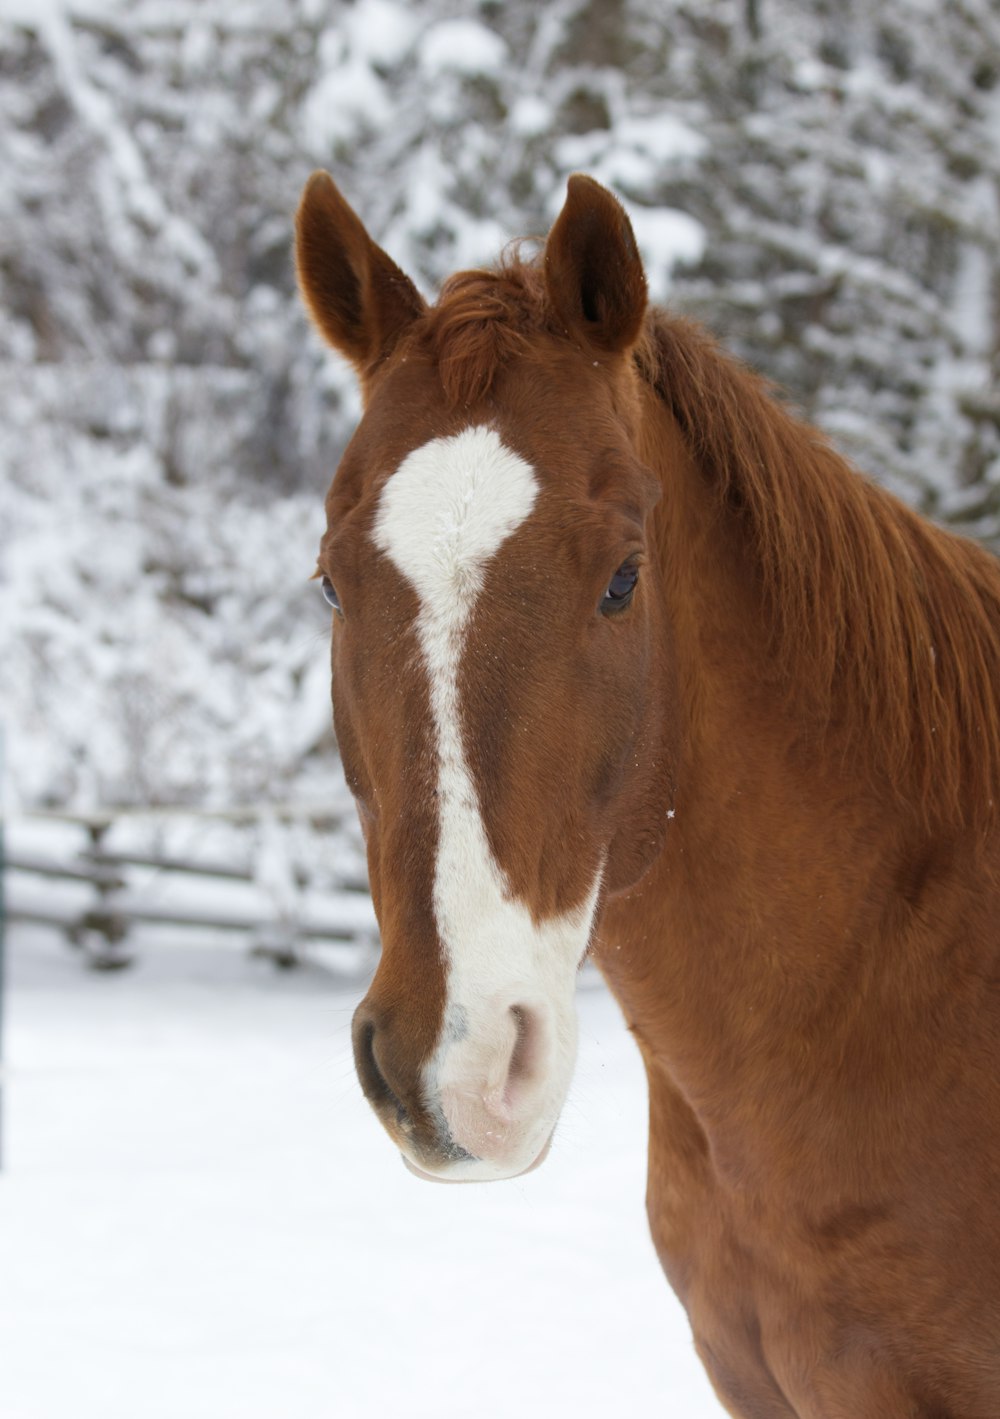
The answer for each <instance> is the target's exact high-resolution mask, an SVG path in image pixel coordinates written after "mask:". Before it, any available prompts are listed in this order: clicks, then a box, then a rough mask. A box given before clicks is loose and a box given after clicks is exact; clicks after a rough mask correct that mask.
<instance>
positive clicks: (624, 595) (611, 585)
mask: <svg viewBox="0 0 1000 1419" xmlns="http://www.w3.org/2000/svg"><path fill="white" fill-rule="evenodd" d="M638 580H639V568H638V567H637V566H636V564H635V562H623V563H622V565H621V566H620V567H619V568H618V570H617V571H616V572H615V574H614V576H613V577H612V578H611V580H610V581H609V582H608V589H607V591H606V592H605V593H604V600H603V601H602V602H601V610H602V611H603V612H604V613H605V614H607V613H608V612H614V611H623V610H624V609H625V607H626V606H627V605H628V603H629V602H630V601H631V600H632V593H633V591H634V590H635V584H636V582H637V581H638Z"/></svg>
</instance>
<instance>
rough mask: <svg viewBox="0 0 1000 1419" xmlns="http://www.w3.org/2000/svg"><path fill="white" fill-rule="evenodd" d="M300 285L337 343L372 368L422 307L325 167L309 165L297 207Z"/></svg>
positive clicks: (363, 370)
mask: <svg viewBox="0 0 1000 1419" xmlns="http://www.w3.org/2000/svg"><path fill="white" fill-rule="evenodd" d="M295 265H296V269H297V272H298V278H299V290H300V291H301V293H302V298H303V300H304V301H305V304H306V308H307V309H308V311H309V314H310V315H311V316H312V319H313V321H314V323H315V325H316V328H317V329H318V330H319V332H320V334H321V335H322V336H323V337H324V339H326V340H327V341H329V343H330V344H331V345H332V346H333V347H334V349H335V350H339V351H340V353H341V354H342V355H346V356H347V358H348V359H349V360H351V361H353V363H354V366H355V368H356V369H357V370H358V372H359V374H362V375H365V374H369V373H370V372H371V370H372V368H373V366H375V365H376V364H377V363H378V361H379V360H381V359H382V358H384V356H385V355H387V354H388V353H389V351H390V350H391V349H392V347H393V345H394V344H395V343H396V341H397V339H398V338H399V336H400V334H401V333H402V332H403V330H405V328H406V327H407V326H408V325H409V324H410V323H411V321H413V320H415V319H416V317H417V316H418V315H420V313H421V312H422V311H423V310H424V309H425V304H424V300H423V297H422V296H421V295H420V293H419V292H418V291H417V288H416V287H415V286H414V284H413V282H412V281H411V280H410V278H409V277H408V276H404V274H403V272H402V271H400V269H399V267H398V266H397V265H396V263H395V262H394V261H393V260H391V258H390V257H388V256H387V255H386V254H385V252H384V251H383V250H382V248H381V247H380V246H376V245H375V243H374V242H373V241H372V239H371V237H370V236H369V235H368V233H367V232H366V231H365V228H364V225H363V224H362V222H361V219H360V218H359V217H358V216H357V214H356V213H355V212H354V211H353V210H352V208H351V207H349V206H348V204H347V203H346V202H345V201H344V199H343V197H342V196H341V195H340V192H339V191H338V190H337V187H336V184H335V183H334V181H333V179H332V178H331V177H330V175H329V174H328V173H325V172H314V173H313V175H312V177H311V178H310V179H309V181H308V182H307V183H306V185H305V190H304V191H303V193H302V199H301V201H300V202H299V210H298V212H297V213H296V215H295Z"/></svg>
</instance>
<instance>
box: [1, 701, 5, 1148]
mask: <svg viewBox="0 0 1000 1419" xmlns="http://www.w3.org/2000/svg"><path fill="white" fill-rule="evenodd" d="M3 771H4V733H3V726H2V725H0V1172H3V1164H4V1149H3V1125H4V1055H3V1016H4V1003H5V1002H4V986H5V984H6V976H7V960H6V949H5V947H6V935H7V932H6V926H7V906H6V898H5V894H4V883H5V882H6V878H7V873H6V867H7V859H6V855H5V852H4V823H5V820H4V812H3V808H4V792H3V787H4V783H3V779H4V774H3Z"/></svg>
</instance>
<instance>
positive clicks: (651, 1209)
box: [647, 1079, 1000, 1419]
mask: <svg viewBox="0 0 1000 1419" xmlns="http://www.w3.org/2000/svg"><path fill="white" fill-rule="evenodd" d="M651 1086H652V1087H651V1091H650V1105H651V1122H652V1130H651V1136H650V1154H649V1164H650V1165H649V1181H648V1191H647V1208H648V1214H649V1223H650V1229H651V1232H652V1237H653V1241H654V1243H655V1245H656V1249H657V1254H658V1256H659V1259H660V1262H661V1265H662V1266H663V1269H664V1271H665V1273H666V1276H667V1279H668V1280H669V1281H670V1284H671V1285H672V1286H673V1288H674V1290H675V1291H676V1292H677V1294H678V1296H679V1297H680V1299H681V1301H682V1302H683V1304H684V1306H685V1308H686V1310H687V1312H688V1317H689V1320H690V1323H691V1328H692V1332H693V1335H694V1340H695V1345H696V1348H697V1350H698V1354H699V1356H700V1358H701V1360H702V1362H703V1364H704V1366H705V1368H706V1370H707V1372H708V1374H709V1376H710V1378H711V1380H712V1383H713V1385H714V1386H715V1389H716V1391H717V1393H718V1395H719V1397H720V1399H721V1400H722V1402H723V1403H724V1404H725V1405H726V1407H727V1409H728V1410H729V1412H731V1413H732V1414H733V1415H734V1416H738V1419H861V1416H868V1415H871V1416H875V1415H878V1416H879V1419H959V1416H961V1419H995V1416H996V1414H997V1413H998V1412H1000V1411H998V1409H997V1396H998V1395H1000V1344H998V1343H997V1341H996V1338H995V1337H996V1335H997V1333H1000V1331H998V1323H1000V1297H998V1296H997V1295H996V1294H993V1295H992V1298H991V1296H990V1295H989V1294H987V1292H988V1290H989V1288H987V1291H984V1290H983V1289H982V1288H979V1289H978V1292H977V1291H976V1290H975V1289H974V1288H973V1287H972V1286H971V1285H970V1271H971V1269H972V1261H971V1256H970V1255H969V1254H968V1253H965V1254H963V1255H961V1256H956V1262H955V1267H954V1269H953V1270H952V1272H951V1274H950V1275H949V1276H948V1279H947V1282H943V1283H941V1284H940V1285H937V1284H934V1283H933V1282H932V1281H931V1277H932V1276H933V1275H935V1274H936V1273H937V1272H938V1271H940V1270H941V1268H942V1265H943V1264H942V1262H941V1260H940V1258H938V1257H936V1256H933V1257H932V1256H931V1252H930V1249H929V1243H928V1240H927V1239H926V1238H925V1240H924V1243H923V1244H922V1245H915V1244H914V1242H913V1239H912V1235H911V1234H910V1233H909V1232H908V1231H907V1224H905V1223H903V1222H896V1221H894V1220H892V1219H888V1220H887V1219H886V1218H884V1217H883V1216H882V1215H881V1213H880V1210H879V1209H875V1208H872V1209H867V1210H866V1209H863V1208H860V1207H855V1208H846V1209H841V1211H840V1212H838V1213H837V1215H836V1216H835V1217H834V1215H833V1214H832V1213H831V1215H830V1221H829V1223H828V1225H827V1227H826V1229H825V1232H824V1233H823V1235H822V1237H821V1238H818V1237H817V1235H816V1234H815V1232H813V1231H807V1229H806V1228H805V1227H804V1226H803V1225H801V1223H800V1222H797V1221H796V1217H795V1214H796V1209H795V1208H793V1207H792V1206H785V1205H783V1204H782V1202H781V1200H780V1198H779V1197H777V1195H773V1196H764V1195H762V1194H761V1193H760V1192H759V1191H754V1193H753V1194H752V1195H748V1194H747V1193H741V1192H739V1191H738V1190H734V1189H732V1188H731V1187H729V1186H727V1185H726V1184H725V1183H724V1182H720V1181H718V1179H717V1177H716V1175H715V1173H714V1170H713V1167H712V1161H711V1158H710V1157H709V1154H708V1152H707V1151H706V1146H705V1141H704V1138H703V1136H702V1135H701V1134H700V1130H698V1128H697V1125H696V1124H695V1123H694V1121H693V1119H692V1116H691V1115H690V1113H689V1111H688V1110H687V1109H686V1106H685V1105H684V1103H683V1101H682V1100H681V1099H680V1097H679V1096H678V1095H677V1094H676V1093H675V1092H674V1091H673V1090H672V1089H670V1088H668V1087H664V1085H663V1084H662V1082H660V1083H659V1085H658V1084H657V1081H656V1080H655V1079H651ZM986 1240H987V1238H986V1237H985V1236H981V1237H980V1238H979V1246H980V1250H981V1248H982V1246H983V1245H985V1244H986ZM942 1274H943V1272H942Z"/></svg>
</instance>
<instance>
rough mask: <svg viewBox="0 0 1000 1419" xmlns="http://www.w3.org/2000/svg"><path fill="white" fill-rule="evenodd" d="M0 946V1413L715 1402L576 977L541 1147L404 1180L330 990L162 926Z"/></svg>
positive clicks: (575, 1408) (284, 1418) (341, 1000)
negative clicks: (112, 970) (1, 1014)
mask: <svg viewBox="0 0 1000 1419" xmlns="http://www.w3.org/2000/svg"><path fill="white" fill-rule="evenodd" d="M12 935H13V939H12V940H11V941H10V942H9V956H10V960H9V971H8V976H9V980H8V985H9V990H8V997H7V1018H6V1023H7V1046H6V1053H7V1060H8V1066H9V1068H8V1074H7V1084H6V1089H5V1099H4V1112H5V1121H4V1122H5V1158H4V1172H3V1174H2V1177H0V1356H2V1358H0V1415H3V1416H4V1419H98V1417H99V1419H265V1416H266V1419H395V1416H403V1415H405V1416H407V1419H424V1416H426V1419H431V1416H434V1419H449V1416H458V1415H462V1416H466V1415H472V1416H475V1419H513V1416H516V1419H536V1416H537V1419H542V1416H545V1419H550V1416H556V1419H558V1416H562V1415H566V1416H573V1419H584V1416H601V1419H605V1416H607V1417H608V1419H610V1416H617V1415H619V1414H622V1413H626V1414H628V1413H639V1414H662V1415H664V1416H677V1419H706V1416H715V1419H718V1416H720V1415H721V1414H722V1410H721V1409H720V1407H719V1406H718V1404H717V1403H716V1401H715V1400H714V1398H713V1397H712V1394H711V1391H710V1388H709V1385H708V1382H707V1380H706V1379H705V1378H704V1376H703V1374H702V1372H701V1369H700V1367H699V1365H698V1362H697V1359H696V1357H695V1355H694V1351H693V1347H692V1344H691V1340H690V1335H689V1332H688V1328H687V1324H686V1321H685V1318H684V1316H683V1313H682V1311H681V1309H680V1307H679V1306H678V1304H677V1302H676V1301H675V1300H674V1298H673V1296H672V1294H671V1292H670V1291H669V1288H668V1287H667V1284H666V1282H665V1281H664V1279H663V1277H662V1275H661V1274H660V1271H659V1268H658V1265H657V1262H656V1258H655V1255H654V1253H653V1248H652V1245H651V1243H650V1241H649V1239H648V1236H647V1233H646V1222H645V1215H644V1211H643V1187H644V1178H643V1172H644V1163H645V1129H646V1119H645V1090H644V1084H643V1078H642V1071H641V1067H640V1064H639V1059H638V1056H637V1053H636V1051H635V1048H634V1046H633V1044H632V1041H631V1040H630V1039H629V1037H628V1035H627V1033H626V1031H625V1029H624V1026H623V1024H622V1021H621V1018H620V1016H619V1014H618V1011H617V1009H616V1007H615V1005H614V1003H613V1002H612V1001H611V999H610V998H609V997H608V996H607V995H606V993H605V992H604V991H603V989H601V988H600V987H598V986H596V985H594V984H589V985H586V986H584V987H583V988H581V991H580V1012H581V1058H580V1065H579V1068H578V1072H577V1077H576V1081H575V1084H574V1087H573V1091H572V1094H571V1096H570V1100H569V1102H568V1104H567V1107H566V1111H565V1114H564V1116H563V1122H562V1124H561V1126H560V1129H559V1133H558V1135H557V1140H556V1146H555V1147H554V1149H553V1151H552V1154H551V1156H550V1158H549V1159H548V1161H547V1162H546V1164H545V1166H544V1167H543V1168H541V1169H540V1170H539V1171H538V1172H536V1173H534V1174H532V1175H531V1176H529V1177H527V1178H525V1179H523V1180H520V1181H515V1182H511V1183H500V1184H496V1185H493V1186H488V1187H433V1186H431V1185H429V1184H422V1183H420V1182H418V1181H417V1180H416V1179H414V1178H413V1177H411V1176H410V1174H409V1173H407V1172H406V1171H405V1170H404V1168H403V1166H402V1164H401V1163H400V1161H399V1159H398V1158H397V1157H396V1156H395V1155H394V1153H393V1150H392V1147H391V1145H390V1144H389V1142H388V1140H387V1139H386V1138H385V1136H384V1135H383V1134H382V1133H381V1131H380V1130H379V1128H378V1125H377V1124H376V1123H375V1120H374V1118H373V1117H372V1115H371V1114H370V1112H369V1110H368V1108H367V1106H366V1105H365V1104H364V1102H363V1100H362V1098H361V1094H360V1090H359V1088H358V1085H357V1083H356V1081H355V1078H354V1073H353V1066H352V1064H351V1059H350V1050H349V1035H348V1026H349V1021H350V1016H351V1011H352V1009H353V1006H354V1003H355V1000H356V998H357V995H358V994H359V993H360V992H359V990H357V989H355V990H353V991H352V992H350V993H348V992H347V991H346V990H345V988H344V987H343V985H337V984H336V982H334V981H333V980H332V979H331V978H330V977H328V976H324V975H322V974H320V973H319V972H314V971H312V970H310V969H306V970H303V971H301V972H298V973H292V974H280V973H278V974H276V973H275V972H274V970H273V968H271V967H270V966H267V965H265V964H263V963H259V962H258V963H251V962H249V961H248V960H247V959H246V957H245V956H244V955H243V953H242V952H235V951H226V950H223V949H220V948H212V949H206V948H200V949H199V948H197V947H194V946H191V945H187V946H184V945H179V944H177V945H170V946H165V945H163V944H159V945H157V946H155V948H154V947H153V946H150V947H149V948H148V949H146V950H144V951H141V952H140V959H139V963H138V964H137V966H135V967H134V968H133V969H132V970H130V971H126V972H122V973H119V974H116V975H112V976H100V975H95V974H93V973H89V972H87V971H85V970H83V969H82V968H81V966H80V964H79V961H78V959H77V958H76V957H75V956H73V955H72V954H71V953H70V952H68V951H67V949H66V948H65V947H64V946H63V945H62V944H61V943H60V942H59V941H58V940H57V939H56V938H54V937H52V936H49V935H47V934H45V933H42V932H40V931H38V932H36V931H34V930H28V929H20V930H18V931H15V932H14V933H12Z"/></svg>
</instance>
